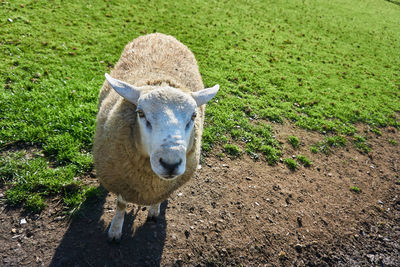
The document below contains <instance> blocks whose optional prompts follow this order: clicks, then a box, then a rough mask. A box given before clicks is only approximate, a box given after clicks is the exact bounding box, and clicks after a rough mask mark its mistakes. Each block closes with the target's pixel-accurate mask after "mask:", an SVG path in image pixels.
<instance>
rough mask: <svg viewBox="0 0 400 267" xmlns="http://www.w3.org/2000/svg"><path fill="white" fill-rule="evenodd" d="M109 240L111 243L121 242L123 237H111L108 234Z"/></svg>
mask: <svg viewBox="0 0 400 267" xmlns="http://www.w3.org/2000/svg"><path fill="white" fill-rule="evenodd" d="M107 241H108V242H109V243H117V244H119V243H120V242H121V237H111V236H107Z"/></svg>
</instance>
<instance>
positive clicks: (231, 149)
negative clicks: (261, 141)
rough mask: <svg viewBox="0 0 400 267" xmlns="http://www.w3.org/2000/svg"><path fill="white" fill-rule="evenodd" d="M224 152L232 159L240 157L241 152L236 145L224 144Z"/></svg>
mask: <svg viewBox="0 0 400 267" xmlns="http://www.w3.org/2000/svg"><path fill="white" fill-rule="evenodd" d="M224 151H225V153H227V154H229V155H230V156H232V157H234V158H237V157H240V155H241V154H242V151H241V150H240V148H239V147H238V146H237V145H231V144H226V145H225V146H224Z"/></svg>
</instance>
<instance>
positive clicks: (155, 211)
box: [147, 203, 160, 221]
mask: <svg viewBox="0 0 400 267" xmlns="http://www.w3.org/2000/svg"><path fill="white" fill-rule="evenodd" d="M159 214H160V203H158V204H155V205H151V206H150V208H149V214H148V215H147V220H150V221H155V220H156V218H157V216H158V215H159Z"/></svg>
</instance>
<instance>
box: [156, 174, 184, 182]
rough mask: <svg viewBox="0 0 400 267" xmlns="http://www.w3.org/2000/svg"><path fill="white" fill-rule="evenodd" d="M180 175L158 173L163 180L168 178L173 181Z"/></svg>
mask: <svg viewBox="0 0 400 267" xmlns="http://www.w3.org/2000/svg"><path fill="white" fill-rule="evenodd" d="M178 176H179V175H173V174H164V175H158V177H160V178H161V180H167V181H172V180H174V179H176V178H178Z"/></svg>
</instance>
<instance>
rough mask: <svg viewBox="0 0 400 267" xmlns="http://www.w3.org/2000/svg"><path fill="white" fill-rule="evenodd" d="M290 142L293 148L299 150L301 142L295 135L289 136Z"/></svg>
mask: <svg viewBox="0 0 400 267" xmlns="http://www.w3.org/2000/svg"><path fill="white" fill-rule="evenodd" d="M288 142H289V144H291V145H292V147H293V148H295V149H297V148H299V145H300V140H299V138H298V137H297V136H293V135H291V136H289V137H288Z"/></svg>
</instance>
